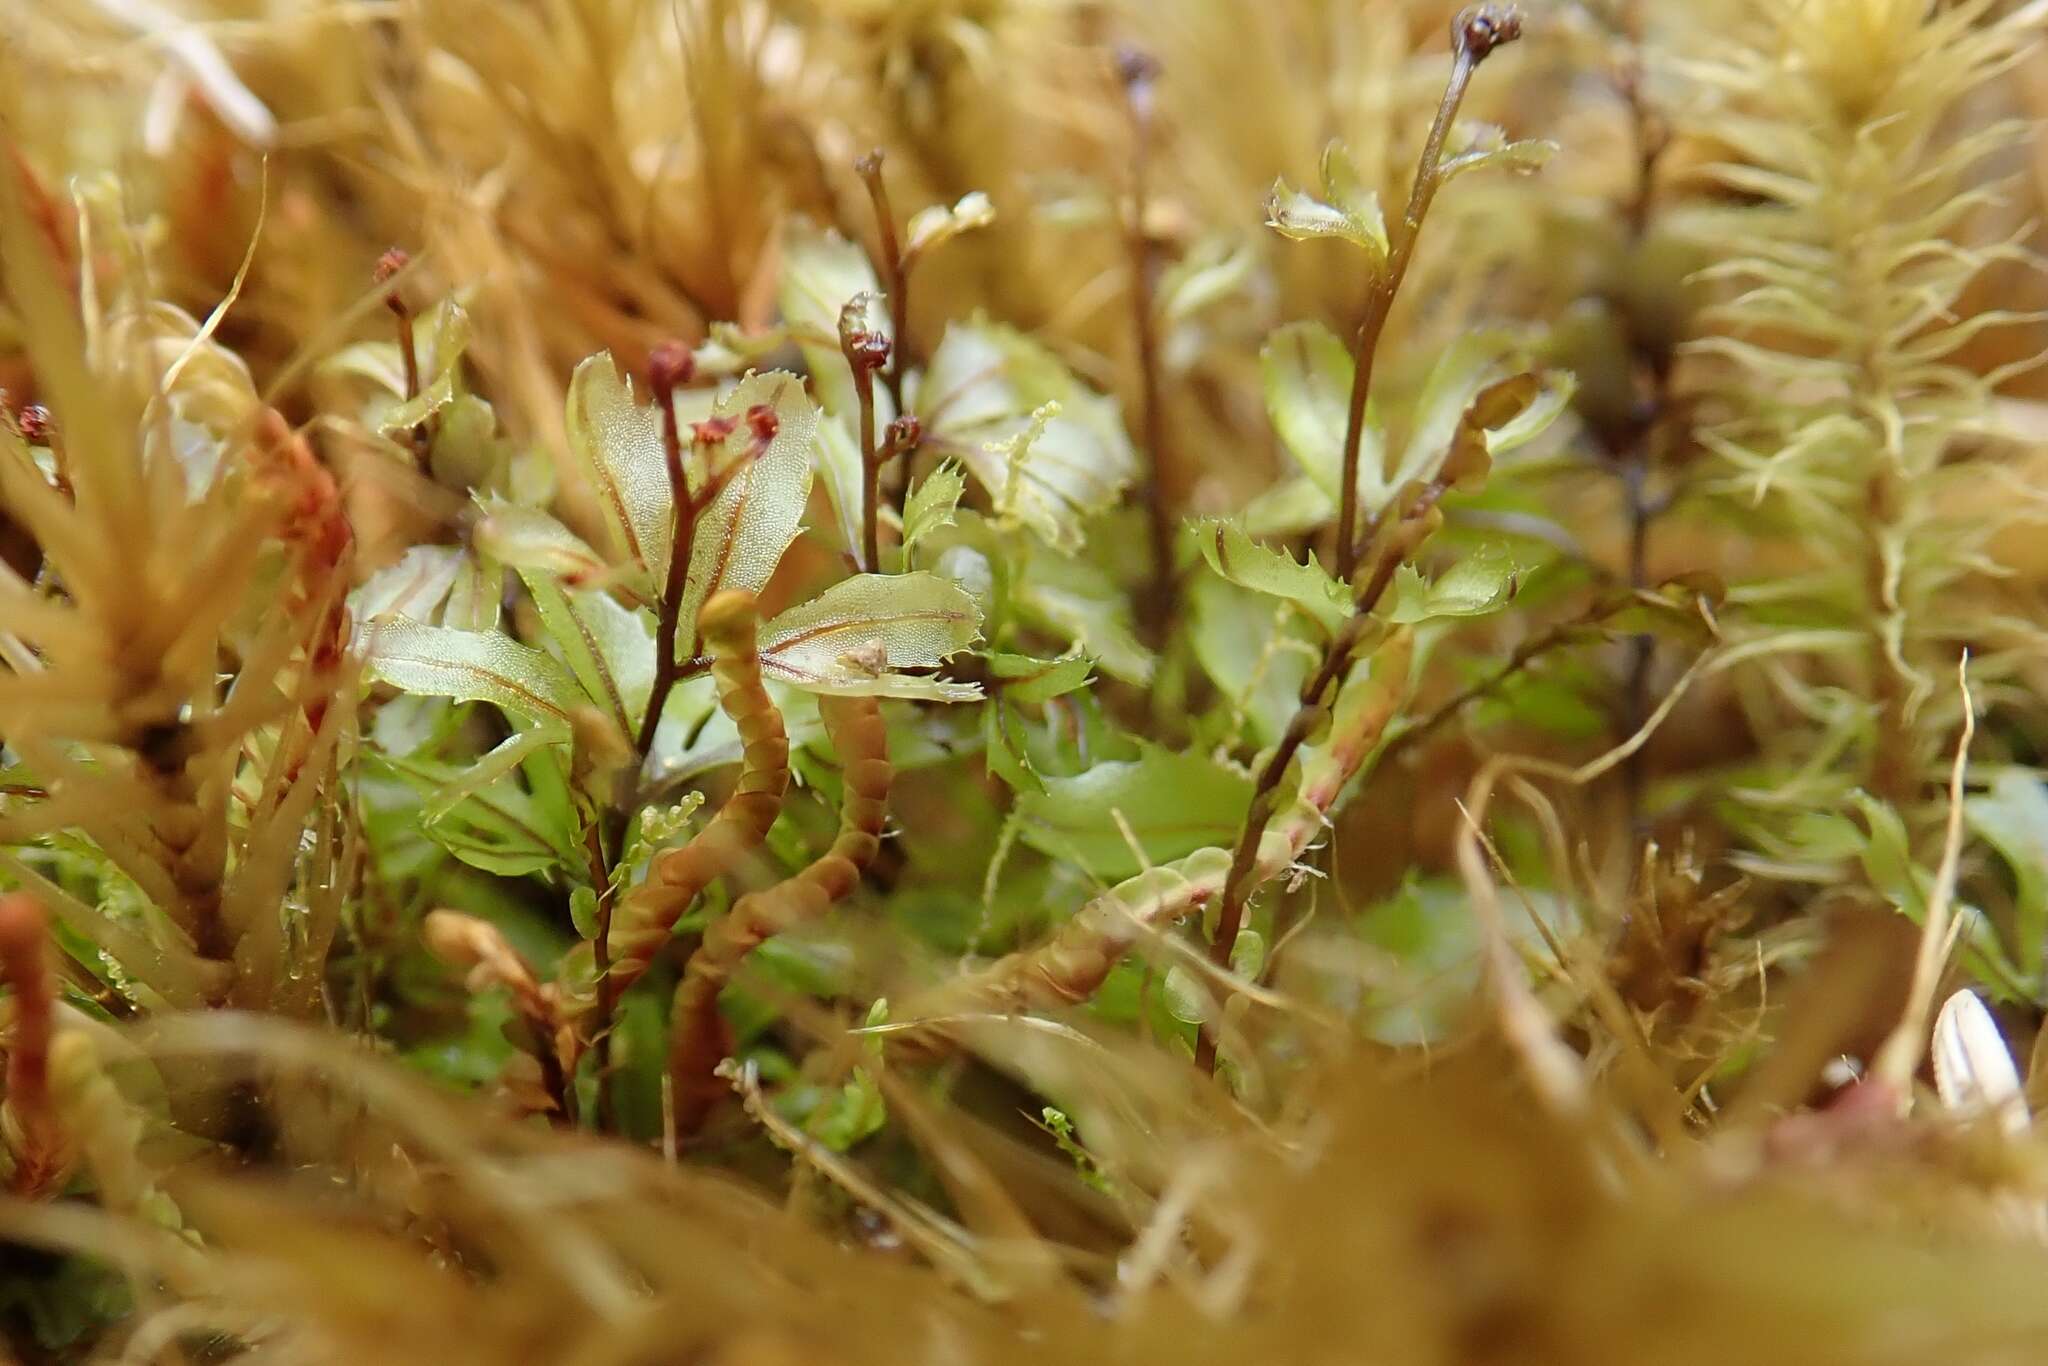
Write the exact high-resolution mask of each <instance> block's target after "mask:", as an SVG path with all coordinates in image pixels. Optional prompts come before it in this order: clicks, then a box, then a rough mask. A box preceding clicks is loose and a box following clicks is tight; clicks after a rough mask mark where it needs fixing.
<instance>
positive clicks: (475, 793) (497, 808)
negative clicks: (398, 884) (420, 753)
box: [374, 736, 577, 877]
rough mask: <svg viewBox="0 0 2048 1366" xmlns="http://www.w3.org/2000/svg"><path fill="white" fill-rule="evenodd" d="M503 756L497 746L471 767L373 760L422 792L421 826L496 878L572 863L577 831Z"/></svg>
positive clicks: (411, 760)
mask: <svg viewBox="0 0 2048 1366" xmlns="http://www.w3.org/2000/svg"><path fill="white" fill-rule="evenodd" d="M525 738H527V737H517V736H515V737H514V740H515V741H519V740H523V739H525ZM503 748H504V747H503V746H501V747H500V749H501V750H502V749H503ZM494 756H498V757H494ZM501 757H502V756H499V751H493V753H492V754H490V755H486V756H484V758H483V759H482V760H479V761H478V762H477V764H475V765H472V766H471V767H468V768H465V767H463V766H461V765H457V764H450V763H445V762H441V761H436V760H427V759H419V758H403V759H400V758H394V757H392V756H390V755H378V756H376V758H375V760H374V762H376V763H377V764H379V765H381V766H382V767H384V768H385V769H387V770H388V771H390V772H391V773H392V774H394V775H395V776H396V777H398V778H400V779H401V780H403V781H404V782H405V784H406V785H407V786H408V787H411V788H412V789H413V790H414V791H415V792H417V793H418V794H419V795H420V797H421V798H422V800H423V802H424V803H425V805H423V806H422V807H421V814H420V824H419V829H420V830H421V831H422V832H423V833H424V834H425V835H426V836H427V837H428V838H429V839H431V840H433V842H434V843H435V844H437V845H439V846H440V847H441V848H443V849H445V850H447V851H448V852H449V853H450V854H453V855H454V856H455V857H456V858H458V859H460V860H461V861H462V862H464V863H466V864H468V865H470V866H471V867H473V868H481V869H483V870H484V871H485V872H487V873H492V874H495V875H496V876H499V877H525V876H527V875H529V874H533V873H540V872H546V871H548V870H550V869H554V868H558V867H564V866H573V865H574V864H575V862H576V861H577V857H576V846H575V832H574V830H573V829H570V828H567V827H566V826H564V825H563V824H562V823H561V822H560V821H559V820H558V819H556V816H555V813H553V812H551V811H550V809H549V808H548V806H547V805H546V804H545V803H542V802H540V801H538V800H536V798H535V797H534V796H533V795H532V794H531V793H528V792H526V791H524V790H523V789H522V788H521V787H520V785H519V782H518V778H517V776H516V775H515V774H513V773H511V772H509V771H507V770H506V769H505V767H504V766H503V764H502V763H501V762H499V759H500V758H501ZM479 770H481V772H479Z"/></svg>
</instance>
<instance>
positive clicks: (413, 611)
mask: <svg viewBox="0 0 2048 1366" xmlns="http://www.w3.org/2000/svg"><path fill="white" fill-rule="evenodd" d="M461 567H462V552H461V551H460V550H458V549H457V548H456V547H454V546H448V545H416V546H413V547H412V548H411V549H409V550H407V551H406V552H405V553H404V554H403V555H401V556H399V557H398V560H397V562H396V563H393V564H388V565H386V566H385V567H384V568H382V569H380V570H378V571H377V572H376V573H374V574H372V575H370V577H369V578H367V579H365V580H364V581H363V585H362V587H360V588H358V589H356V590H355V592H354V593H352V594H350V596H349V610H350V611H351V613H353V614H354V616H355V619H356V620H357V621H360V622H371V621H378V620H381V619H383V618H385V617H407V618H410V619H411V620H413V621H421V622H431V621H433V620H434V617H435V614H436V613H437V612H439V611H440V610H441V605H442V604H443V603H445V602H446V601H447V600H448V594H449V590H451V589H452V588H454V586H455V578H456V574H457V572H458V571H459V570H460V569H461Z"/></svg>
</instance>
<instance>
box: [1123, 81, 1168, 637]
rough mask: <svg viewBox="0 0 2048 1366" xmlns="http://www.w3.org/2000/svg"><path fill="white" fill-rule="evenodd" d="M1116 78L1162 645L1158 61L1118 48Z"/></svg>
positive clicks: (1164, 453)
mask: <svg viewBox="0 0 2048 1366" xmlns="http://www.w3.org/2000/svg"><path fill="white" fill-rule="evenodd" d="M1116 66H1117V76H1118V78H1119V79H1120V80H1122V82H1123V87H1124V103H1125V107H1126V108H1127V109H1128V110H1129V113H1130V119H1131V204H1130V216H1129V221H1128V222H1127V223H1126V224H1125V230H1124V249H1125V251H1126V253H1127V254H1128V255H1129V257H1130V263H1129V269H1130V272H1131V296H1130V297H1131V326H1132V330H1133V332H1134V333H1135V335H1136V337H1137V343H1138V407H1139V421H1140V423H1141V424H1142V427H1143V433H1142V434H1143V438H1144V446H1145V454H1146V459H1147V460H1148V461H1149V462H1150V464H1151V470H1150V478H1149V479H1148V480H1147V481H1146V484H1145V512H1146V517H1147V522H1148V527H1149V530H1150V532H1151V537H1152V600H1151V602H1150V603H1149V604H1147V605H1148V607H1149V609H1150V610H1149V615H1150V618H1151V626H1152V629H1153V633H1154V636H1155V637H1156V638H1157V639H1160V640H1163V639H1164V637H1165V634H1166V632H1167V630H1168V629H1169V628H1170V625H1171V623H1172V621H1173V615H1174V601H1173V600H1174V574H1173V519H1174V512H1175V509H1174V506H1173V504H1174V501H1175V498H1176V495H1177V493H1178V490H1179V483H1178V478H1179V470H1178V468H1177V467H1176V465H1175V463H1174V458H1173V451H1172V447H1171V444H1170V442H1171V435H1170V433H1169V432H1168V430H1167V418H1166V408H1165V401H1164V399H1163V397H1162V394H1161V385H1160V379H1159V316H1158V301H1157V298H1156V297H1155V296H1156V294H1157V289H1158V273H1159V258H1158V253H1157V252H1156V251H1155V250H1154V249H1153V244H1152V237H1151V234H1150V233H1149V232H1148V231H1147V229H1146V221H1145V220H1146V217H1147V211H1148V208H1149V201H1150V198H1151V194H1150V189H1151V185H1150V178H1151V177H1150V171H1151V161H1152V132H1153V118H1154V115H1155V113H1156V112H1157V106H1156V103H1155V99H1154V83H1155V82H1156V81H1157V80H1158V78H1159V64H1158V62H1156V61H1155V60H1154V59H1153V58H1152V57H1151V55H1150V54H1149V53H1145V52H1141V51H1139V50H1138V49H1136V48H1129V47H1127V48H1124V49H1122V50H1120V51H1119V52H1118V53H1117V59H1116Z"/></svg>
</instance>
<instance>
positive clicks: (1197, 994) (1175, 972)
mask: <svg viewBox="0 0 2048 1366" xmlns="http://www.w3.org/2000/svg"><path fill="white" fill-rule="evenodd" d="M1160 989H1161V994H1162V995H1163V996H1164V997H1165V1000H1166V1013H1167V1014H1169V1015H1171V1016H1172V1017H1173V1018H1174V1019H1176V1020H1178V1021H1180V1022H1181V1023H1182V1024H1190V1025H1198V1024H1202V1023H1204V1022H1206V1021H1207V1020H1208V1018H1209V1013H1210V1011H1211V1009H1212V1008H1213V1005H1212V1001H1211V998H1210V995H1209V989H1208V988H1207V987H1206V986H1204V985H1203V984H1202V979H1201V978H1199V977H1197V976H1195V974H1194V973H1192V972H1190V971H1189V970H1188V969H1187V968H1186V967H1185V966H1184V965H1182V964H1180V963H1175V964H1174V965H1173V966H1172V967H1170V968H1168V969H1167V970H1166V977H1165V979H1164V981H1163V982H1162V983H1161V988H1160Z"/></svg>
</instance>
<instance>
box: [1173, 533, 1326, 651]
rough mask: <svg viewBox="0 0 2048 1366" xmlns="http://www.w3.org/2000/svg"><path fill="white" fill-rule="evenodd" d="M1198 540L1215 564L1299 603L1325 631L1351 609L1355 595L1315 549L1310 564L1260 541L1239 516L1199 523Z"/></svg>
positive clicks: (1246, 584) (1236, 579)
mask: <svg viewBox="0 0 2048 1366" xmlns="http://www.w3.org/2000/svg"><path fill="white" fill-rule="evenodd" d="M1194 530H1195V536H1196V544H1198V545H1199V546H1200V547H1201V549H1202V558H1203V559H1205V560H1207V561H1208V562H1209V567H1210V568H1211V569H1213V570H1215V571H1216V572H1217V573H1218V574H1221V575H1222V576H1223V577H1224V578H1226V579H1228V580H1230V581H1231V582H1232V583H1234V584H1237V585H1238V586H1240V587H1242V588H1249V589H1251V590H1252V591H1253V592H1255V593H1264V594H1266V595H1268V596H1270V597H1276V598H1282V599H1285V600H1286V601H1288V602H1291V603H1294V604H1295V605H1296V606H1298V607H1300V608H1301V609H1302V610H1303V611H1305V612H1307V613H1308V614H1309V616H1311V617H1313V618H1314V619H1315V621H1316V622H1317V624H1319V625H1320V626H1321V627H1322V628H1323V629H1324V630H1325V631H1334V630H1336V629H1337V627H1338V625H1339V624H1340V623H1341V622H1342V621H1343V620H1344V618H1346V617H1348V616H1350V615H1351V595H1350V594H1349V593H1348V592H1346V591H1345V588H1344V585H1342V584H1340V583H1338V582H1337V581H1336V580H1335V579H1333V578H1331V577H1330V576H1329V574H1328V573H1327V572H1325V571H1324V569H1323V567H1322V566H1321V565H1319V564H1317V563H1316V558H1315V556H1314V555H1313V554H1311V555H1310V556H1309V558H1308V563H1307V564H1298V563H1296V562H1295V560H1294V559H1293V557H1291V556H1289V555H1286V554H1283V553H1282V552H1280V551H1278V550H1273V549H1270V548H1268V547H1266V546H1263V545H1260V544H1259V543H1258V542H1257V541H1254V540H1253V539H1252V538H1251V537H1249V536H1247V535H1245V533H1244V531H1243V529H1242V528H1240V527H1239V526H1237V525H1236V524H1235V523H1233V522H1226V521H1220V520H1218V521H1205V522H1201V523H1198V524H1197V525H1196V527H1195V529H1194Z"/></svg>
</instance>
